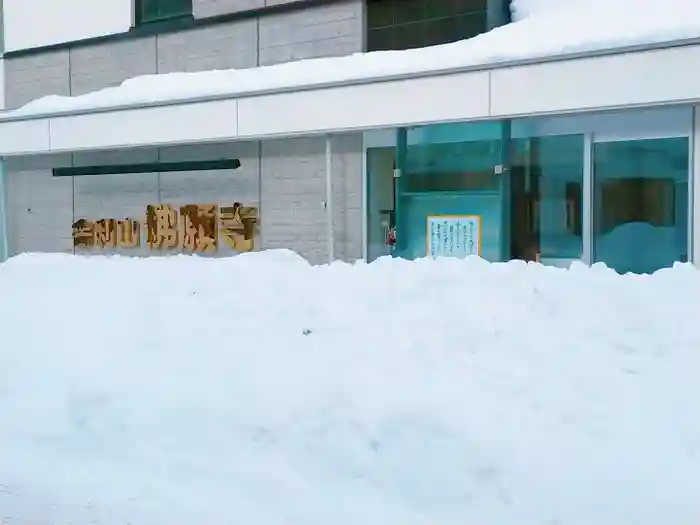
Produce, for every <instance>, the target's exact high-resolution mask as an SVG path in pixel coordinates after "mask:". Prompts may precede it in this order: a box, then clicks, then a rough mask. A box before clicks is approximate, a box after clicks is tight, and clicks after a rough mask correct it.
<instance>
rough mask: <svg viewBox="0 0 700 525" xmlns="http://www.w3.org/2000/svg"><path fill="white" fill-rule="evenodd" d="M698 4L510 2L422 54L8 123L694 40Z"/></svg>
mask: <svg viewBox="0 0 700 525" xmlns="http://www.w3.org/2000/svg"><path fill="white" fill-rule="evenodd" d="M697 1H698V0H612V1H611V0H585V1H582V0H556V2H554V1H553V0H515V2H514V8H513V12H514V13H513V14H514V20H515V21H514V22H513V23H511V24H508V25H506V26H503V27H499V28H497V29H494V30H492V31H490V32H488V33H485V34H482V35H479V36H477V37H474V38H471V39H468V40H463V41H460V42H455V43H452V44H446V45H442V46H434V47H428V48H421V49H412V50H407V51H382V52H372V53H358V54H354V55H349V56H343V57H333V58H319V59H309V60H300V61H296V62H288V63H284V64H277V65H273V66H265V67H256V68H250V69H240V70H235V69H231V70H217V71H202V72H194V73H169V74H162V75H144V76H139V77H135V78H131V79H128V80H126V81H125V82H123V83H122V84H121V85H120V86H117V87H111V88H106V89H103V90H100V91H95V92H91V93H87V94H84V95H80V96H75V97H61V96H56V95H51V96H47V97H43V98H40V99H37V100H35V101H32V102H30V103H28V104H26V105H25V106H23V107H21V108H19V109H17V110H13V111H10V112H6V113H5V114H4V115H5V116H6V117H15V116H17V117H22V116H30V115H39V114H44V113H56V112H59V113H60V112H71V111H82V110H90V109H99V108H107V107H115V106H129V105H139V104H150V103H157V102H166V101H177V100H187V99H192V98H196V97H214V96H226V95H241V94H245V93H251V92H259V91H267V90H278V89H290V88H295V87H308V86H314V85H322V84H329V83H342V82H347V81H361V80H370V79H374V78H382V77H388V76H394V75H403V74H419V73H429V72H432V71H435V72H437V71H445V70H453V69H459V68H464V67H470V66H475V67H478V66H481V65H488V64H495V63H499V62H506V61H513V60H523V59H537V58H546V57H552V56H558V55H565V54H569V53H578V52H592V51H599V50H605V49H615V48H621V47H626V46H631V45H644V44H657V43H663V42H670V41H676V40H682V39H689V38H694V37H700V9H697Z"/></svg>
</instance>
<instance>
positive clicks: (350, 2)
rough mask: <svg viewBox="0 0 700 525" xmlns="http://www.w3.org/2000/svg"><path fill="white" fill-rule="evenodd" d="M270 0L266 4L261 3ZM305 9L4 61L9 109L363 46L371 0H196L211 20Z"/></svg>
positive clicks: (199, 14)
mask: <svg viewBox="0 0 700 525" xmlns="http://www.w3.org/2000/svg"><path fill="white" fill-rule="evenodd" d="M262 3H264V5H261V4H262ZM286 3H299V4H300V5H299V9H295V10H292V11H289V12H283V13H273V14H267V15H262V16H261V17H260V18H252V19H246V20H238V21H232V22H228V23H222V24H215V25H211V26H207V27H203V28H197V29H190V30H187V31H180V32H176V33H168V34H162V35H158V36H152V37H148V38H139V39H129V40H121V41H115V42H109V43H103V44H95V45H89V46H83V45H80V46H76V47H73V48H70V49H65V50H59V51H48V52H42V53H38V54H36V55H29V56H20V57H14V58H13V57H10V58H7V59H6V60H5V71H6V74H5V85H6V104H7V108H9V109H12V108H17V107H19V106H22V105H24V104H26V103H27V102H29V101H31V100H34V99H36V98H40V97H43V96H46V95H63V96H66V95H81V94H83V93H87V92H89V91H94V90H98V89H103V88H106V87H111V86H117V85H119V84H120V83H122V82H123V81H124V80H126V79H128V78H131V77H134V76H138V75H144V74H155V73H172V72H177V71H202V70H210V69H230V68H249V67H255V66H258V65H271V64H278V63H281V62H288V61H291V60H299V59H303V58H319V57H328V56H340V55H348V54H351V53H356V52H359V51H361V50H362V46H363V34H364V7H363V6H364V1H363V0H339V1H336V2H331V3H329V4H326V5H311V6H304V3H305V2H304V1H303V0H195V2H194V10H195V16H197V17H200V18H205V17H207V16H215V15H220V14H225V13H231V12H236V11H243V10H249V9H255V8H259V7H264V6H271V5H280V4H286Z"/></svg>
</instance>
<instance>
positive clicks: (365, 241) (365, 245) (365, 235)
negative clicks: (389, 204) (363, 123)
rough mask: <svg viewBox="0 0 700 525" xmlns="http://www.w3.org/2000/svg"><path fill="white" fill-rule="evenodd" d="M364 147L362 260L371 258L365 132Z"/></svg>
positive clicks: (362, 146) (362, 145)
mask: <svg viewBox="0 0 700 525" xmlns="http://www.w3.org/2000/svg"><path fill="white" fill-rule="evenodd" d="M360 143H361V146H360V147H361V148H362V195H361V198H362V260H363V261H365V262H367V261H368V260H369V202H368V195H367V191H368V189H369V181H368V180H367V179H368V177H369V173H367V148H366V146H365V134H364V133H363V134H362V138H361V139H360Z"/></svg>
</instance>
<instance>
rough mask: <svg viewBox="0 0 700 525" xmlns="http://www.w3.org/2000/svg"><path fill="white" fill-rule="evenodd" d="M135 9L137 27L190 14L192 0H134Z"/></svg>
mask: <svg viewBox="0 0 700 525" xmlns="http://www.w3.org/2000/svg"><path fill="white" fill-rule="evenodd" d="M135 7H136V24H137V25H140V24H147V23H149V22H160V21H162V20H168V19H171V18H178V17H181V16H189V15H191V14H192V0H136V3H135Z"/></svg>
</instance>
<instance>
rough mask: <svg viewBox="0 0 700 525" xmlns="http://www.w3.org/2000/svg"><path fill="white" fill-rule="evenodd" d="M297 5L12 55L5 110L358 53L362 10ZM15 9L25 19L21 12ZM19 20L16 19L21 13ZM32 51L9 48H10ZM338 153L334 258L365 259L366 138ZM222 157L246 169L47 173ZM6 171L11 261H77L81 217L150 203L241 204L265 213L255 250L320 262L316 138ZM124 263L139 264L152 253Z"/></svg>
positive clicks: (352, 5)
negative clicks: (140, 80) (61, 257)
mask: <svg viewBox="0 0 700 525" xmlns="http://www.w3.org/2000/svg"><path fill="white" fill-rule="evenodd" d="M24 1H26V0H24ZM74 1H76V2H77V1H78V0H74ZM112 1H117V0H112ZM283 3H290V4H291V3H293V2H280V1H274V0H266V1H263V0H195V1H194V4H193V7H194V16H195V18H207V17H215V16H221V15H229V14H232V13H236V12H240V11H244V10H246V11H247V10H251V9H260V8H264V7H268V6H276V5H280V4H283ZM304 3H305V2H299V4H304ZM317 4H318V5H317ZM76 5H77V4H76ZM299 7H300V9H298V10H286V11H284V12H273V13H268V14H265V13H264V12H263V13H262V14H260V15H259V16H253V17H247V18H244V19H233V20H230V21H227V22H222V23H215V24H211V25H205V26H202V27H193V28H191V29H186V30H182V31H175V32H165V33H162V34H154V35H148V36H141V37H134V38H123V39H117V40H110V41H103V42H95V43H89V44H85V43H80V44H77V45H69V46H67V47H65V48H62V49H50V50H45V51H41V50H38V51H37V52H36V53H31V54H24V55H23V54H19V55H15V56H10V57H9V58H8V59H7V75H6V77H7V78H6V82H5V86H6V90H7V107H8V108H17V107H19V106H22V105H24V104H26V103H28V102H30V101H31V100H34V99H37V98H40V97H43V96H47V95H64V96H76V95H81V94H84V93H88V92H91V91H95V90H99V89H103V88H107V87H112V86H116V85H119V84H120V83H121V82H123V81H124V80H126V79H128V78H131V77H135V76H139V75H145V74H157V73H158V74H162V73H173V72H193V71H201V70H213V69H230V68H250V67H256V66H259V65H270V64H277V63H280V62H286V61H290V60H298V59H302V58H315V57H324V56H335V55H345V54H350V53H354V52H359V51H361V50H362V45H363V33H364V25H363V1H362V0H341V1H333V2H329V3H326V4H323V3H321V4H319V3H318V2H313V3H310V4H309V5H308V6H304V5H300V6H299ZM25 8H26V6H25ZM13 9H15V10H16V11H17V10H18V9H19V10H20V11H21V9H20V6H19V4H18V5H14V4H13ZM16 11H15V12H14V14H13V15H12V16H13V17H15V18H11V19H15V20H16V19H17V16H19V14H21V13H19V14H18V13H17V12H16ZM64 29H65V28H64ZM66 31H67V30H66ZM96 31H97V29H96ZM74 34H76V35H78V34H79V31H78V30H77V29H75V31H74ZM105 34H106V33H105ZM90 36H99V35H94V34H93V35H90ZM54 40H55V42H48V43H49V44H52V43H59V42H62V41H65V38H62V37H61V38H59V36H57V35H54ZM37 43H39V42H29V41H26V42H24V43H22V42H20V41H16V42H15V43H14V44H13V49H17V48H18V47H21V46H22V45H24V46H29V45H30V44H37ZM41 43H46V42H41ZM96 132H97V133H99V130H96ZM333 145H334V148H333V149H334V154H333V176H334V188H333V191H334V201H335V202H334V206H333V210H334V217H333V223H334V237H335V245H336V254H337V256H338V257H339V258H342V259H346V260H354V259H358V258H361V257H362V231H361V228H362V227H361V224H362V209H361V208H362V198H361V188H362V176H363V175H362V148H361V136H360V135H347V136H341V137H337V138H335V139H334V140H333ZM222 157H235V158H240V159H241V168H239V169H237V170H230V171H224V172H221V171H216V172H192V173H188V172H176V173H163V174H159V173H152V174H137V175H130V174H125V175H109V176H84V177H53V176H52V172H51V169H52V168H56V167H66V166H85V165H99V164H126V163H139V162H155V161H157V160H160V161H163V162H180V161H191V160H212V159H218V158H222ZM6 168H7V170H6V171H7V174H6V178H7V182H6V186H7V188H6V191H7V202H8V203H9V204H8V240H9V242H8V249H9V255H14V254H17V253H21V252H37V251H39V252H73V251H74V250H73V241H72V238H71V224H72V223H73V222H74V221H75V220H78V219H80V218H89V219H97V218H102V217H112V216H114V217H115V218H123V217H127V216H128V217H131V216H136V217H140V216H142V215H143V214H144V210H145V207H146V206H147V205H149V204H158V203H163V204H173V205H181V204H190V203H207V202H215V203H218V204H220V205H225V204H227V203H228V204H233V203H234V202H242V203H243V204H245V205H255V206H259V207H260V214H261V218H260V227H259V231H258V234H259V236H258V238H257V239H256V241H257V242H256V248H290V249H294V250H296V251H298V252H299V253H300V254H301V255H303V256H304V257H307V258H308V259H309V260H311V261H313V262H325V260H326V253H327V248H326V246H327V241H328V240H327V238H326V228H325V213H326V212H325V210H324V208H323V201H324V199H325V141H324V139H323V138H306V139H293V140H278V141H270V142H264V143H259V142H247V143H238V144H232V143H227V144H213V145H193V146H182V147H169V148H161V149H147V150H125V151H113V152H98V153H89V154H85V153H82V154H80V153H76V154H73V155H70V154H68V155H61V156H55V155H54V156H44V157H22V158H16V159H11V160H9V161H8V163H7V166H6ZM229 201H231V202H230V203H229ZM129 253H131V254H134V255H136V254H139V255H143V254H146V253H148V250H147V248H145V247H142V248H140V249H139V250H133V249H131V250H129Z"/></svg>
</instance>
